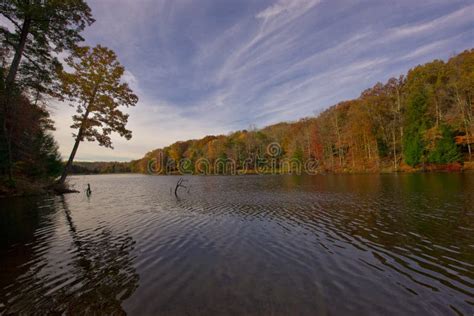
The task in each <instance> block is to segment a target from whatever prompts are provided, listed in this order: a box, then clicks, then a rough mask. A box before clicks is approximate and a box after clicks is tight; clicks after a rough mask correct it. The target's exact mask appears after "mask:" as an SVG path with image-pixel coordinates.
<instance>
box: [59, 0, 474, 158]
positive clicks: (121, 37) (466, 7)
mask: <svg viewBox="0 0 474 316" xmlns="http://www.w3.org/2000/svg"><path fill="white" fill-rule="evenodd" d="M88 3H89V5H90V6H91V8H92V11H93V14H94V17H95V19H96V20H97V21H96V23H94V24H93V25H92V26H91V27H89V28H88V29H87V30H86V32H85V38H86V44H88V45H95V44H98V43H100V44H102V45H105V46H108V47H110V48H112V49H113V50H114V51H115V52H116V53H117V54H118V56H119V59H120V61H121V62H122V64H124V65H125V67H126V69H127V72H126V76H125V80H126V81H127V82H129V83H130V85H131V86H132V88H133V89H134V90H135V92H136V93H137V94H138V95H139V97H140V101H139V103H138V105H137V106H136V108H133V109H131V110H129V111H128V112H129V113H130V119H129V127H130V128H131V129H132V131H133V138H132V139H131V140H130V141H126V140H124V139H120V138H118V137H115V138H114V143H115V150H113V151H112V150H110V149H105V148H100V147H98V145H97V144H96V143H89V144H86V143H83V144H81V146H80V147H79V151H78V154H77V156H76V159H77V160H130V159H135V158H140V157H142V156H143V155H144V154H145V153H146V152H147V151H150V150H152V149H155V148H158V147H163V146H166V145H169V144H171V143H173V142H175V141H177V140H186V139H191V138H200V137H203V136H205V135H209V134H227V133H229V132H231V131H235V130H239V129H245V128H248V127H249V126H253V125H255V126H257V127H263V126H266V125H269V124H272V123H277V122H280V121H292V120H297V119H299V118H301V117H306V116H311V115H314V114H315V113H317V112H319V111H321V110H322V109H325V108H327V107H328V106H330V105H332V104H335V103H337V102H339V101H342V100H346V99H351V98H356V97H358V96H359V95H360V93H361V92H362V91H363V90H364V89H366V88H369V87H371V86H372V85H374V84H375V83H376V82H378V81H386V80H387V79H388V78H390V77H393V76H398V75H400V74H404V73H406V71H407V70H408V69H410V68H412V67H413V66H415V65H417V64H421V63H424V62H427V61H430V60H432V59H435V58H439V59H447V58H449V57H450V56H452V55H454V54H456V53H459V52H461V51H463V50H465V49H468V48H473V47H474V2H473V1H472V0H444V1H441V0H423V1H413V0H410V1H405V0H403V1H397V0H390V1H389V0H371V1H358V0H345V1H339V0H272V1H270V0H153V1H152V0H134V1H132V0H129V1H126V0H89V1H88ZM54 108H55V109H54V118H55V120H56V125H57V131H56V132H55V136H56V138H57V139H58V141H59V144H60V150H61V153H62V154H63V155H64V156H67V155H68V154H69V152H70V149H71V148H72V145H73V139H72V137H71V132H72V131H71V130H70V129H69V125H70V123H71V118H70V116H71V115H72V109H70V108H68V107H67V105H63V104H57V105H56V106H55V107H54Z"/></svg>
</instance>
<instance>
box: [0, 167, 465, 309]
mask: <svg viewBox="0 0 474 316" xmlns="http://www.w3.org/2000/svg"><path fill="white" fill-rule="evenodd" d="M178 179H179V178H178V177H174V176H161V177H160V176H144V175H99V176H78V177H72V178H71V183H74V184H75V187H76V188H77V189H80V190H82V191H84V190H85V188H86V185H87V183H90V184H91V188H92V191H93V192H92V195H91V196H90V197H87V196H86V195H85V194H84V193H81V194H70V195H67V196H64V197H47V198H30V199H25V198H22V199H9V200H0V206H1V211H0V314H9V313H26V314H30V313H36V314H42V315H44V314H46V313H51V312H63V313H69V314H78V313H88V312H90V313H92V312H94V311H98V310H100V311H102V312H103V313H107V314H122V313H128V314H132V315H163V314H164V315H223V314H231V315H237V314H245V315H356V314H359V315H400V314H403V315H415V314H416V315H469V316H472V315H473V311H474V174H403V175H343V176H300V177H298V176H235V177H224V176H222V177H220V176H210V177H198V176H196V177H189V178H186V179H188V181H187V182H186V183H185V184H186V185H187V186H188V189H183V188H182V189H180V191H179V198H176V197H175V196H174V193H171V188H172V187H173V188H174V186H175V184H176V182H177V181H178Z"/></svg>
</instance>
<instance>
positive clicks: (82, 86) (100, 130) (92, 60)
mask: <svg viewBox="0 0 474 316" xmlns="http://www.w3.org/2000/svg"><path fill="white" fill-rule="evenodd" d="M66 63H67V65H68V66H69V67H70V68H71V69H72V72H66V71H61V73H60V75H59V78H60V79H61V94H62V95H63V96H64V98H65V99H67V100H68V101H70V104H71V106H73V107H76V111H77V114H76V115H74V116H73V122H74V123H73V124H72V125H71V128H74V129H76V130H77V133H75V134H73V136H74V137H75V143H74V147H73V149H72V151H71V155H70V156H69V160H68V162H67V164H66V166H65V168H64V171H63V174H62V176H61V178H60V180H59V183H60V184H63V183H64V181H65V179H66V177H67V174H68V171H69V169H70V167H71V165H72V162H73V161H74V156H75V155H76V152H77V149H78V147H79V143H80V142H81V141H83V140H88V141H92V142H93V141H97V142H98V143H99V145H100V146H104V147H108V148H113V147H112V141H111V138H110V135H111V133H112V132H117V133H118V134H119V135H120V136H122V137H125V138H126V139H130V138H131V137H132V132H131V131H130V130H128V129H127V128H126V124H127V121H128V114H125V113H123V112H122V111H121V110H120V109H119V107H121V106H124V107H129V106H134V105H135V104H136V103H137V102H138V97H137V96H136V95H135V94H134V93H133V91H132V90H131V89H130V88H129V86H128V84H127V83H125V82H123V81H122V76H123V74H124V71H125V69H124V67H123V66H122V65H120V63H119V62H118V61H117V56H116V55H115V53H114V52H113V51H112V50H110V49H108V48H106V47H103V46H100V45H99V46H96V47H94V48H90V47H78V48H76V49H75V51H74V53H73V54H72V55H71V56H70V57H68V58H67V59H66Z"/></svg>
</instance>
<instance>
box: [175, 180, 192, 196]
mask: <svg viewBox="0 0 474 316" xmlns="http://www.w3.org/2000/svg"><path fill="white" fill-rule="evenodd" d="M185 181H187V180H185V179H183V178H180V179H179V180H178V182H177V183H176V187H175V188H174V195H175V196H176V197H178V189H179V188H185V189H187V188H188V187H187V186H185V185H183V182H185ZM188 192H189V191H188Z"/></svg>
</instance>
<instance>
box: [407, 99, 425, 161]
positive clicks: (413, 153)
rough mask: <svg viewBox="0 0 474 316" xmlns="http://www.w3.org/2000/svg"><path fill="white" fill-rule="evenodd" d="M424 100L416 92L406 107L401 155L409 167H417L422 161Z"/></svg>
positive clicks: (423, 147) (423, 148)
mask: <svg viewBox="0 0 474 316" xmlns="http://www.w3.org/2000/svg"><path fill="white" fill-rule="evenodd" d="M426 100H427V98H426V95H425V94H424V93H423V91H421V92H418V91H417V92H416V94H415V95H414V96H413V97H412V98H411V100H410V102H409V104H408V106H407V113H406V125H405V131H406V133H405V136H404V139H403V148H404V151H403V155H404V159H405V162H406V163H407V164H408V165H410V166H416V165H418V164H419V163H421V162H422V159H423V154H424V150H425V145H424V143H423V133H424V131H425V129H426V127H425V126H426V125H425V112H426Z"/></svg>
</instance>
